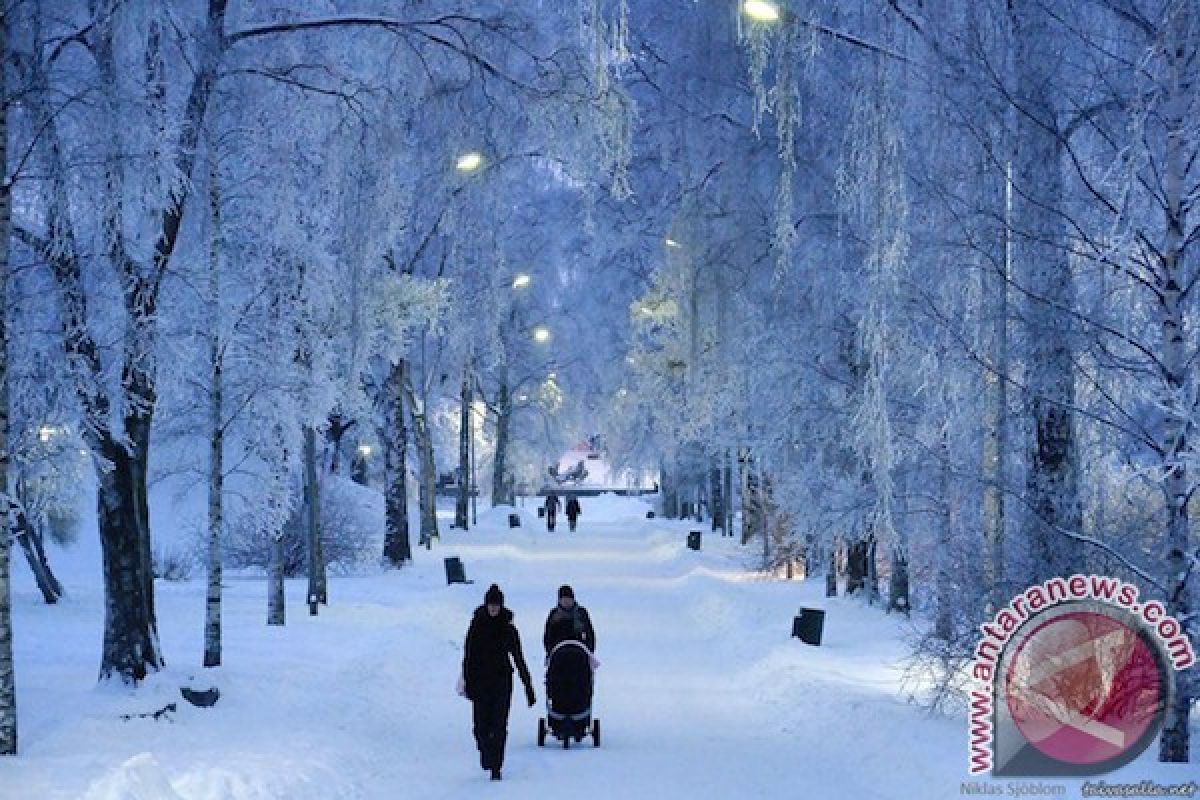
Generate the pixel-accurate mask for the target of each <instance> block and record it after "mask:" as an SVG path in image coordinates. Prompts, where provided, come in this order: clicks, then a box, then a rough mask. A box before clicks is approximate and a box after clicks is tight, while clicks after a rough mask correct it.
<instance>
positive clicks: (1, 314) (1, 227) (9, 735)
mask: <svg viewBox="0 0 1200 800" xmlns="http://www.w3.org/2000/svg"><path fill="white" fill-rule="evenodd" d="M7 63H8V18H7V12H2V11H0V64H7ZM5 75H6V70H5V69H0V98H2V99H3V100H4V106H3V108H0V171H4V172H6V171H7V166H8V91H7V83H6V81H5ZM11 221H12V194H11V191H10V187H9V184H8V182H7V180H0V756H11V755H16V753H17V688H16V674H15V672H14V670H13V630H12V602H11V597H12V593H11V587H10V582H11V581H10V578H11V570H10V560H9V553H10V552H11V545H10V542H11V541H12V540H11V538H10V535H9V534H10V530H9V528H10V525H11V522H10V513H9V509H10V507H11V505H12V501H11V500H10V499H9V496H8V465H9V455H8V448H9V430H8V425H9V411H8V275H9V265H8V242H9V238H8V237H9V225H10V223H11Z"/></svg>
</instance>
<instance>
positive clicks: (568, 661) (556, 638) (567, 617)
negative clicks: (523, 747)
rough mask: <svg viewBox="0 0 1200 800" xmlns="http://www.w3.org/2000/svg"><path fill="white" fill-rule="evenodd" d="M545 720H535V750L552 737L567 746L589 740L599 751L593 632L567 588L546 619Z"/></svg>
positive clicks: (544, 638) (597, 662) (581, 607)
mask: <svg viewBox="0 0 1200 800" xmlns="http://www.w3.org/2000/svg"><path fill="white" fill-rule="evenodd" d="M542 644H543V645H545V647H546V718H545V719H539V720H538V745H539V746H541V745H544V744H545V742H546V735H547V734H548V733H552V734H554V736H555V737H556V738H558V739H559V740H561V741H562V743H563V747H569V746H570V743H571V741H572V740H574V741H576V742H579V741H582V740H583V738H584V737H585V736H591V737H592V744H594V745H595V746H596V747H599V746H600V721H599V720H598V719H594V718H593V717H592V689H593V686H594V672H595V670H596V667H598V666H599V664H600V662H599V661H597V660H596V656H595V655H594V651H595V648H596V631H595V629H593V627H592V620H591V617H590V616H589V615H588V612H587V609H585V608H584V607H583V606H581V605H579V604H577V603H576V602H575V591H574V590H573V589H572V588H571V587H570V586H566V585H564V586H561V587H559V590H558V603H557V604H556V605H555V606H554V609H553V610H551V612H550V614H549V616H547V617H546V630H545V633H544V634H543V636H542Z"/></svg>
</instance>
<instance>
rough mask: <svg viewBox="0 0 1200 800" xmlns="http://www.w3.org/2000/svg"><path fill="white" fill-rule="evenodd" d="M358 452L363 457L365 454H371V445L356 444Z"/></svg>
mask: <svg viewBox="0 0 1200 800" xmlns="http://www.w3.org/2000/svg"><path fill="white" fill-rule="evenodd" d="M358 454H359V455H360V456H362V457H363V458H366V457H367V456H369V455H371V445H369V444H360V445H359V446H358Z"/></svg>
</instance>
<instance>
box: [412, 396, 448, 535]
mask: <svg viewBox="0 0 1200 800" xmlns="http://www.w3.org/2000/svg"><path fill="white" fill-rule="evenodd" d="M404 392H405V394H406V395H407V396H408V409H409V414H410V415H411V418H412V427H413V438H414V439H415V440H416V445H417V459H418V463H419V465H420V469H419V472H420V475H419V480H418V484H417V505H418V507H419V508H420V514H421V535H420V540H419V543H420V545H421V546H422V547H424V548H425V549H426V550H430V549H432V548H433V540H434V539H437V538H440V537H439V536H438V527H437V462H436V461H435V460H434V457H433V435H432V434H431V433H430V431H429V421H428V420H427V419H426V418H425V407H424V406H423V405H420V404H418V402H417V397H416V392H415V391H413V385H412V380H411V378H410V376H409V375H407V374H406V375H405V382H404Z"/></svg>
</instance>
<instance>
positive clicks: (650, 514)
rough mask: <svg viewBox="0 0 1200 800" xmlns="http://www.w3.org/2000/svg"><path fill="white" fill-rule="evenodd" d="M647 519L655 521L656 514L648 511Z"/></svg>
mask: <svg viewBox="0 0 1200 800" xmlns="http://www.w3.org/2000/svg"><path fill="white" fill-rule="evenodd" d="M646 519H654V512H653V511H647V512H646Z"/></svg>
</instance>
